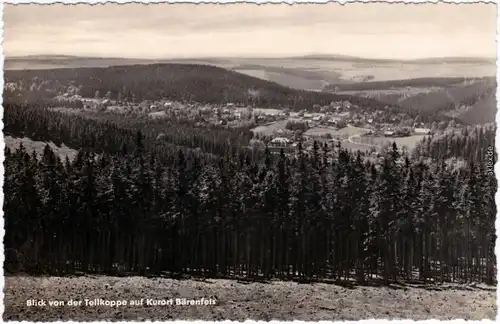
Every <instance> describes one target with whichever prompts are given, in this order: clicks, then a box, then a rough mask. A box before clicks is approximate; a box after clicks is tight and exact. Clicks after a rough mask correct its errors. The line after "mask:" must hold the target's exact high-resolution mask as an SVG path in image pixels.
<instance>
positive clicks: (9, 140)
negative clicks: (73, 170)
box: [4, 136, 78, 161]
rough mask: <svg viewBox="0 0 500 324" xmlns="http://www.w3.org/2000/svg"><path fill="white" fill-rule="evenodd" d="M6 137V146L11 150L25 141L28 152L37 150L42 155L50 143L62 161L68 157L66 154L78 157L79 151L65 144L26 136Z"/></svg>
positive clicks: (69, 156) (71, 157) (70, 156)
mask: <svg viewBox="0 0 500 324" xmlns="http://www.w3.org/2000/svg"><path fill="white" fill-rule="evenodd" d="M4 139H5V146H6V147H8V148H10V149H11V151H15V150H16V149H18V148H19V144H20V143H23V146H24V148H25V149H26V152H28V153H29V154H31V153H32V152H33V150H35V152H36V153H37V155H38V156H41V155H42V154H43V149H44V148H45V145H47V144H49V146H50V148H51V149H52V150H53V151H54V153H55V154H57V155H59V157H60V158H61V160H62V161H64V159H66V156H68V158H69V159H70V160H73V159H74V158H75V157H76V154H77V153H78V152H77V151H76V150H74V149H71V148H69V147H67V146H66V145H64V144H63V145H61V146H57V145H56V144H54V143H52V142H50V143H46V142H40V141H33V140H31V139H29V138H26V137H23V138H16V137H11V136H5V137H4Z"/></svg>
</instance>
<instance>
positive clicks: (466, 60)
mask: <svg viewBox="0 0 500 324" xmlns="http://www.w3.org/2000/svg"><path fill="white" fill-rule="evenodd" d="M293 58H294V59H304V60H325V61H348V62H365V63H413V64H456V63H462V64H495V63H496V59H495V58H482V57H432V58H421V59H404V60H402V59H389V58H387V59H385V58H384V59H382V58H380V59H379V58H363V57H357V56H349V55H323V54H311V55H305V56H296V57H293Z"/></svg>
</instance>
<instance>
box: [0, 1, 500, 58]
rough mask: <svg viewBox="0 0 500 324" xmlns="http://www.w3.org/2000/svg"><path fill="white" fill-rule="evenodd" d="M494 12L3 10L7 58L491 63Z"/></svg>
mask: <svg viewBox="0 0 500 324" xmlns="http://www.w3.org/2000/svg"><path fill="white" fill-rule="evenodd" d="M496 12H497V10H496V7H495V5H494V4H482V3H475V4H460V5H457V4H387V3H370V4H366V3H365V4H360V3H352V4H347V5H340V4H335V3H329V4H300V5H297V4H295V5H292V6H291V5H287V4H266V5H256V4H231V5H227V4H226V5H218V4H149V5H144V4H126V5H120V4H104V5H103V4H101V5H88V4H79V5H63V4H51V5H39V4H25V5H12V4H5V5H4V27H5V31H4V53H5V56H6V57H7V58H8V57H12V56H25V55H76V56H93V57H126V58H153V59H158V58H195V57H283V56H300V55H307V54H338V55H352V56H358V57H366V58H392V59H417V58H429V57H487V58H494V57H495V56H496V20H497V18H496Z"/></svg>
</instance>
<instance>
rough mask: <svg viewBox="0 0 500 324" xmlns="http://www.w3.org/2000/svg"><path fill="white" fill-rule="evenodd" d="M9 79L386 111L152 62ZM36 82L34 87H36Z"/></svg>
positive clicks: (86, 93)
mask: <svg viewBox="0 0 500 324" xmlns="http://www.w3.org/2000/svg"><path fill="white" fill-rule="evenodd" d="M5 80H6V83H9V82H14V83H17V84H19V83H23V87H24V88H26V89H28V88H33V89H38V88H40V89H42V90H43V89H48V90H50V91H51V92H53V93H62V92H64V91H65V90H66V88H67V87H68V86H69V85H74V86H75V87H78V88H80V94H81V95H82V96H83V97H94V95H95V93H96V92H97V91H98V92H99V93H100V94H101V95H104V94H106V93H108V92H109V96H110V98H112V99H114V98H119V97H120V98H129V99H131V98H135V99H137V100H144V99H150V100H154V99H160V98H170V99H171V100H180V101H196V102H202V103H228V102H234V103H241V104H244V105H248V104H253V105H256V106H258V107H259V106H260V107H268V108H278V107H289V108H291V109H295V110H300V109H310V108H312V106H313V105H314V104H318V105H327V104H330V103H331V102H332V101H341V100H342V101H344V100H347V101H350V102H351V103H352V104H355V105H358V106H360V107H363V108H366V109H383V108H384V107H385V106H386V104H382V103H380V102H378V101H376V100H374V99H370V98H360V97H355V96H351V95H337V94H332V93H321V92H314V91H303V90H296V89H291V88H287V87H284V86H281V85H279V84H276V83H273V82H270V81H266V80H262V79H259V78H255V77H251V76H248V75H245V74H241V73H237V72H234V71H228V70H225V69H223V68H219V67H215V66H209V65H197V64H150V65H131V66H113V67H107V68H71V69H50V70H22V71H21V70H17V71H6V72H5ZM33 83H35V86H33V87H32V85H33Z"/></svg>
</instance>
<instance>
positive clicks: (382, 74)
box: [5, 55, 496, 91]
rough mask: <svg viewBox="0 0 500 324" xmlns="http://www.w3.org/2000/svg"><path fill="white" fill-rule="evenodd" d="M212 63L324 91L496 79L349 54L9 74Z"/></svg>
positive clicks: (467, 64)
mask: <svg viewBox="0 0 500 324" xmlns="http://www.w3.org/2000/svg"><path fill="white" fill-rule="evenodd" d="M156 63H182V64H208V65H214V66H218V67H222V68H225V69H227V70H232V71H236V72H240V73H244V74H247V75H250V76H253V77H257V78H260V79H264V80H268V81H273V82H276V83H279V84H281V85H284V86H287V87H291V88H294V89H301V90H315V91H317V90H321V89H322V88H323V87H324V86H325V85H328V84H360V83H364V82H366V81H390V80H409V79H416V78H429V77H434V78H449V77H460V78H464V77H465V78H473V77H485V76H495V75H496V64H495V61H494V60H488V59H483V58H431V59H420V60H381V59H369V58H359V57H351V56H344V55H308V56H302V57H283V58H262V57H261V58H259V57H246V58H244V57H232V58H231V57H220V58H217V57H213V58H209V57H206V58H202V57H200V58H179V59H133V58H96V57H78V56H64V55H62V56H61V55H57V56H51V55H35V56H25V57H7V58H6V59H5V70H23V69H55V68H79V67H109V66H122V65H135V64H156Z"/></svg>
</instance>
